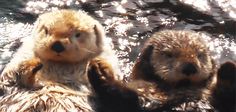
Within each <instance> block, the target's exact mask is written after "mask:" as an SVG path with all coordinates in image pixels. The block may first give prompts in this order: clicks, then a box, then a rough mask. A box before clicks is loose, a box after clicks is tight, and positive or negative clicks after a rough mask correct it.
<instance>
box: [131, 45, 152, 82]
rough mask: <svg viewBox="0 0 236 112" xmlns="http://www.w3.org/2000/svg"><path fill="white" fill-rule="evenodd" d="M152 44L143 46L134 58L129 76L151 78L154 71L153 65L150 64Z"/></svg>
mask: <svg viewBox="0 0 236 112" xmlns="http://www.w3.org/2000/svg"><path fill="white" fill-rule="evenodd" d="M153 48H154V47H153V45H148V46H147V47H145V48H144V49H143V51H142V53H141V55H140V57H139V58H138V59H137V60H136V63H135V65H134V67H133V70H132V74H131V78H132V79H152V76H153V75H152V74H153V73H154V70H153V67H152V66H151V63H150V60H151V55H152V53H153Z"/></svg>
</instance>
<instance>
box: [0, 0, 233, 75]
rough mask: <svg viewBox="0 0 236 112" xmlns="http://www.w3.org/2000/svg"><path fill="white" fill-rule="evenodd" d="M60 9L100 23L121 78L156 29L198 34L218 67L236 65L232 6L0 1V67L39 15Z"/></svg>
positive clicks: (162, 0) (223, 1)
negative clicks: (79, 12) (230, 62)
mask: <svg viewBox="0 0 236 112" xmlns="http://www.w3.org/2000/svg"><path fill="white" fill-rule="evenodd" d="M62 8H66V9H68V8H69V9H76V10H78V9H81V10H84V11H86V12H88V13H89V14H90V15H92V16H93V17H94V18H96V19H98V20H99V21H100V22H101V23H102V25H103V26H104V27H105V29H106V33H107V36H108V38H109V39H111V41H112V45H111V46H112V47H113V49H114V51H115V52H116V55H117V56H118V58H119V60H120V61H119V65H120V66H121V71H122V72H123V73H124V74H125V75H127V74H129V72H130V69H131V68H132V66H133V63H134V61H135V59H136V58H137V57H138V55H139V53H140V49H141V48H142V46H143V43H144V42H145V40H146V39H147V38H149V37H150V35H151V34H152V33H153V32H156V31H159V30H162V29H189V30H195V31H201V32H204V33H206V34H207V35H208V36H206V39H208V40H209V44H210V46H211V50H212V54H213V56H214V58H215V59H216V60H218V62H219V63H222V62H224V61H226V60H234V61H236V39H235V38H236V2H235V0H204V1H203V0H179V1H178V0H176V1H175V0H113V1H112V0H1V1H0V59H1V61H0V65H1V66H0V67H1V68H4V65H5V64H6V63H8V62H9V60H10V59H11V57H12V55H13V54H14V52H15V51H16V49H17V48H18V47H19V46H20V45H21V39H23V38H25V37H27V36H29V35H30V33H31V31H32V27H33V22H34V21H35V19H36V18H37V16H38V15H39V14H41V13H43V12H45V11H51V10H58V9H62Z"/></svg>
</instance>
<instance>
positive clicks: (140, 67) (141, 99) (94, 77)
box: [88, 30, 236, 112]
mask: <svg viewBox="0 0 236 112" xmlns="http://www.w3.org/2000/svg"><path fill="white" fill-rule="evenodd" d="M172 32H177V33H182V34H184V35H185V34H186V35H185V36H188V34H190V35H191V34H192V33H193V34H195V33H194V32H189V31H186V32H185V31H168V30H167V31H163V32H161V33H172ZM158 34H159V33H157V34H156V35H158ZM175 34H176V33H174V35H175ZM176 35H177V34H176ZM196 36H199V35H196ZM197 38H198V37H197ZM176 41H178V40H176ZM189 41H190V40H189ZM196 42H197V43H198V42H201V41H198V40H197V41H196ZM164 44H165V43H164ZM198 44H203V45H204V42H203V43H198ZM171 45H172V44H171ZM156 47H158V46H156V43H155V41H152V37H151V38H150V40H148V41H147V42H146V45H145V46H144V48H143V51H142V53H141V55H140V57H139V58H138V59H137V61H136V63H135V65H134V68H133V72H132V74H131V80H130V81H128V82H127V83H126V82H121V81H117V80H114V78H112V76H113V74H112V72H110V71H112V70H111V69H110V71H109V70H108V71H109V72H107V70H106V71H103V69H99V66H98V67H96V66H95V67H94V66H91V65H90V67H89V68H90V70H91V71H93V70H94V71H100V72H93V73H90V72H89V74H88V76H89V80H90V82H91V83H92V86H93V88H94V90H95V92H96V93H97V94H98V95H99V96H101V99H103V100H102V102H103V104H105V105H111V106H112V107H113V108H112V109H111V110H113V111H115V112H130V111H133V112H140V111H142V112H158V111H192V112H196V111H198V112H202V111H210V112H212V111H216V110H218V111H222V112H223V111H225V110H228V111H230V112H231V111H234V110H235V107H234V106H235V87H234V86H232V85H235V81H234V79H235V69H236V68H235V64H232V63H226V64H223V65H222V66H221V67H220V68H219V69H218V73H217V72H216V71H217V68H216V64H215V63H214V61H213V60H212V59H211V58H210V57H209V60H208V62H207V63H209V64H207V66H212V67H209V68H206V69H209V72H208V71H207V70H206V72H207V73H209V74H207V76H208V77H206V78H205V77H204V76H203V77H202V79H201V80H197V82H192V81H191V80H192V79H189V80H182V79H180V80H179V79H176V80H175V81H173V80H171V81H169V80H168V79H166V78H164V77H163V76H162V75H161V74H157V73H156V71H155V68H154V67H153V63H152V61H153V58H152V55H153V53H154V49H155V48H156ZM204 48H206V50H207V47H204ZM193 53H194V52H193ZM206 55H207V56H208V54H206ZM184 60H188V59H184ZM163 61H165V60H163ZM188 61H191V60H188ZM204 63H205V62H204ZM225 66H226V67H225ZM228 71H230V72H229V73H230V74H228ZM222 76H223V77H228V76H229V78H226V79H224V78H222ZM216 78H218V82H217V83H216ZM193 81H194V80H193ZM222 82H224V83H222ZM225 83H226V84H227V86H226V85H225ZM226 88H227V89H226ZM229 88H230V89H229ZM226 90H227V91H226ZM223 91H224V92H225V93H223ZM232 91H233V92H232ZM224 98H228V100H224ZM127 102H129V104H127ZM221 102H223V103H224V104H223V105H224V106H221V104H222V103H221ZM228 107H229V109H228Z"/></svg>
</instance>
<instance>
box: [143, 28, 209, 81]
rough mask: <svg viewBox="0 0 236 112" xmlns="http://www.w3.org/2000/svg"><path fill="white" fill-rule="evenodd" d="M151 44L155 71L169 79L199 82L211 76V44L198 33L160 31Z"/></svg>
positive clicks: (152, 38) (152, 63) (163, 77)
mask: <svg viewBox="0 0 236 112" xmlns="http://www.w3.org/2000/svg"><path fill="white" fill-rule="evenodd" d="M148 44H151V45H152V46H153V47H154V49H153V52H152V55H151V60H150V61H151V62H150V63H151V65H152V66H153V68H154V72H155V73H154V74H155V75H158V76H159V77H161V78H162V79H164V80H166V81H167V82H172V83H175V82H179V81H182V80H188V81H190V82H193V83H198V82H201V81H203V80H206V79H208V77H209V76H210V75H211V72H212V71H213V63H212V59H211V57H210V54H209V50H208V47H207V46H206V43H205V42H204V41H203V40H202V38H201V35H200V34H198V33H195V32H191V31H168V30H167V31H161V32H159V33H156V34H154V35H153V36H152V37H151V38H150V40H149V42H148Z"/></svg>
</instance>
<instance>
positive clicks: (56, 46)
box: [51, 41, 65, 53]
mask: <svg viewBox="0 0 236 112" xmlns="http://www.w3.org/2000/svg"><path fill="white" fill-rule="evenodd" d="M51 49H52V50H53V51H55V52H57V53H60V52H63V51H64V50H65V48H64V46H63V45H62V43H61V42H59V41H57V42H55V43H54V44H53V45H52V47H51Z"/></svg>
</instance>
